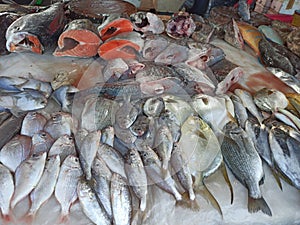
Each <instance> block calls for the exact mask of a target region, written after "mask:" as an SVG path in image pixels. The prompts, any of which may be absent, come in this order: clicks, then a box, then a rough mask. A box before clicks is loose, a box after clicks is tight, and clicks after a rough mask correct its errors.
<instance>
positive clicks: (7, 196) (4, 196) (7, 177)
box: [0, 164, 15, 222]
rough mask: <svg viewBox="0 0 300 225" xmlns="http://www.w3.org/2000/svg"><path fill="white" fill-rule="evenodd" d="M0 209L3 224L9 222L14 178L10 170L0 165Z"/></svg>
mask: <svg viewBox="0 0 300 225" xmlns="http://www.w3.org/2000/svg"><path fill="white" fill-rule="evenodd" d="M0 184H1V185H0V187H1V188H0V209H1V214H2V220H3V221H4V222H9V221H11V215H10V202H11V199H12V196H13V194H14V189H15V185H14V178H13V175H12V174H11V172H10V170H9V169H8V168H6V167H5V166H4V165H2V164H0Z"/></svg>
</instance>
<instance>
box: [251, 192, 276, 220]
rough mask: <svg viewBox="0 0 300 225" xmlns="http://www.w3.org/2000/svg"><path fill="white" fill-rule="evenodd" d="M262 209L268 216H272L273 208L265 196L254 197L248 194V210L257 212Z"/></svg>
mask: <svg viewBox="0 0 300 225" xmlns="http://www.w3.org/2000/svg"><path fill="white" fill-rule="evenodd" d="M260 210H261V211H262V212H263V213H265V214H267V215H268V216H272V212H271V209H270V208H269V206H268V204H267V202H266V201H265V199H264V198H263V197H261V198H258V199H254V198H251V197H250V196H248V212H250V213H255V212H258V211H260Z"/></svg>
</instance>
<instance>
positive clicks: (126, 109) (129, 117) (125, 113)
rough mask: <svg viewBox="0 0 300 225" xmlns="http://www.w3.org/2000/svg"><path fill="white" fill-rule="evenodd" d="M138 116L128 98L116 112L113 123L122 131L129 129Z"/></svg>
mask: <svg viewBox="0 0 300 225" xmlns="http://www.w3.org/2000/svg"><path fill="white" fill-rule="evenodd" d="M137 116H138V110H137V108H136V107H135V106H134V105H132V103H131V102H130V98H127V99H125V101H124V102H123V104H122V106H120V108H119V109H118V110H117V111H116V117H115V122H116V123H117V124H118V125H119V127H120V128H122V129H127V128H129V127H130V126H131V125H132V124H133V123H134V121H135V120H136V118H137Z"/></svg>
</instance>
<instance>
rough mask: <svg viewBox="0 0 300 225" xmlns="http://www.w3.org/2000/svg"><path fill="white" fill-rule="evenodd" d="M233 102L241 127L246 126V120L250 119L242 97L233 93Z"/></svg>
mask: <svg viewBox="0 0 300 225" xmlns="http://www.w3.org/2000/svg"><path fill="white" fill-rule="evenodd" d="M230 98H231V100H232V103H233V105H234V115H235V118H236V119H237V122H238V124H239V125H240V127H242V128H245V124H246V121H247V120H248V113H247V109H246V107H245V106H244V105H243V104H242V101H241V99H240V98H239V97H238V96H237V95H235V94H233V95H231V96H230Z"/></svg>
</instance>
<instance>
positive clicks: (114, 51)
mask: <svg viewBox="0 0 300 225" xmlns="http://www.w3.org/2000/svg"><path fill="white" fill-rule="evenodd" d="M143 46H144V40H143V39H142V38H141V35H140V34H139V33H137V32H134V31H133V32H126V33H121V34H118V35H117V36H114V37H111V38H109V39H107V40H106V41H105V42H104V43H103V44H101V45H100V47H99V48H98V55H99V56H100V57H101V58H102V59H105V60H109V59H115V58H122V59H135V58H137V54H138V53H139V52H140V51H142V48H143Z"/></svg>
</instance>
